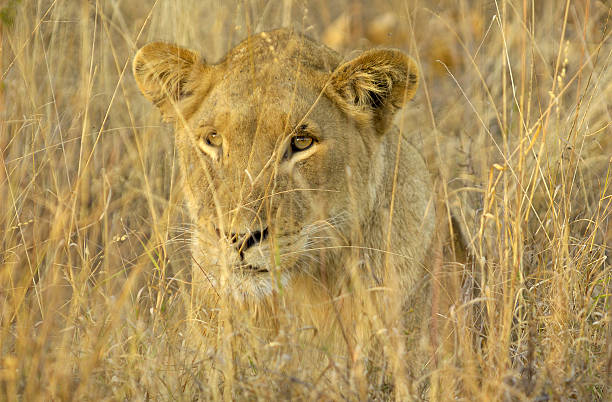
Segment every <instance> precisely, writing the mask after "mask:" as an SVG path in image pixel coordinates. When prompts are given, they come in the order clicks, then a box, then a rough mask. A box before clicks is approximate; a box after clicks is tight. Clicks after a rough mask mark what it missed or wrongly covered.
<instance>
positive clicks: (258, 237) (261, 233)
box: [232, 228, 268, 255]
mask: <svg viewBox="0 0 612 402" xmlns="http://www.w3.org/2000/svg"><path fill="white" fill-rule="evenodd" d="M267 237H268V228H265V229H263V230H256V231H254V232H249V233H246V234H243V235H240V236H238V237H237V238H238V239H241V241H232V243H238V244H239V246H238V252H239V253H240V255H242V253H244V252H245V251H246V250H247V249H249V248H250V247H253V246H254V245H256V244H258V243H261V242H262V241H264V240H265V239H266V238H267Z"/></svg>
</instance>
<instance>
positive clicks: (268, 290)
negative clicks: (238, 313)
mask: <svg viewBox="0 0 612 402" xmlns="http://www.w3.org/2000/svg"><path fill="white" fill-rule="evenodd" d="M230 283H231V284H230V288H229V289H228V290H229V291H230V292H231V293H232V295H233V296H234V298H235V299H237V300H240V301H257V300H261V299H263V298H266V297H268V296H271V295H272V294H274V293H277V292H280V291H283V290H286V289H287V288H288V287H289V286H290V285H291V275H290V274H289V273H288V272H278V271H268V269H266V268H259V267H251V266H249V267H240V268H237V269H235V270H234V272H233V273H232V277H231V280H230Z"/></svg>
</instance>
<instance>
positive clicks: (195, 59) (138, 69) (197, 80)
mask: <svg viewBox="0 0 612 402" xmlns="http://www.w3.org/2000/svg"><path fill="white" fill-rule="evenodd" d="M132 69H133V72H134V77H135V78H136V83H137V84H138V88H140V91H141V92H142V94H143V95H144V96H145V98H147V99H148V100H150V101H151V102H153V104H154V105H155V106H157V107H158V108H159V110H160V112H161V114H162V116H163V118H164V120H165V121H174V120H176V119H177V116H178V114H179V113H181V114H183V117H186V115H187V114H188V113H189V112H190V106H191V108H193V103H194V102H189V100H193V98H195V97H194V96H193V95H194V94H195V93H196V92H198V91H201V90H206V88H207V87H208V85H209V81H210V77H208V79H207V76H210V71H208V70H209V69H210V68H209V67H208V66H207V65H206V64H205V63H204V62H201V61H200V58H199V56H198V54H197V53H195V52H192V51H191V50H187V49H184V48H181V47H179V46H175V45H171V44H168V43H161V42H153V43H149V44H147V45H145V46H143V47H142V48H141V49H140V50H139V51H138V53H136V56H135V57H134V61H133V63H132Z"/></svg>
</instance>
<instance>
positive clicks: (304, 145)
mask: <svg viewBox="0 0 612 402" xmlns="http://www.w3.org/2000/svg"><path fill="white" fill-rule="evenodd" d="M312 144H314V138H312V137H309V136H307V135H298V136H295V137H293V138H292V139H291V149H292V150H293V152H299V151H304V150H306V149H308V148H310V147H311V146H312Z"/></svg>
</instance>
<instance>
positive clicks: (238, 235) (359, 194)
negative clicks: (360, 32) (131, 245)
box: [134, 30, 415, 296]
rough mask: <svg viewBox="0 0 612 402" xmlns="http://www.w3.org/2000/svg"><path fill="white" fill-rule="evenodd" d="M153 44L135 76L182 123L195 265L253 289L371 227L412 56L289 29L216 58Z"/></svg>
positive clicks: (271, 285)
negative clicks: (336, 44)
mask: <svg viewBox="0 0 612 402" xmlns="http://www.w3.org/2000/svg"><path fill="white" fill-rule="evenodd" d="M147 46H148V47H150V48H149V49H147V47H145V48H143V49H142V50H141V51H140V52H139V54H138V55H137V57H136V59H135V61H134V71H135V76H136V78H137V81H138V83H139V86H140V88H141V90H143V93H144V94H145V96H147V97H148V98H150V99H151V100H152V101H153V102H154V103H155V104H156V105H158V106H159V107H160V109H161V110H162V113H163V114H164V117H166V118H167V119H169V120H174V121H175V122H176V127H177V131H176V144H177V147H178V149H179V154H180V163H181V169H182V173H183V175H184V179H185V183H186V194H185V195H186V198H187V200H188V205H189V208H190V213H191V216H192V218H193V221H194V224H195V230H194V236H193V242H194V247H193V250H194V255H193V257H194V259H195V265H196V270H198V269H201V270H204V271H206V276H207V280H211V278H212V281H216V280H218V278H220V277H222V276H224V274H227V275H226V276H225V277H226V278H229V280H230V282H231V284H232V286H231V287H232V289H233V290H234V291H235V292H236V293H238V294H242V295H247V296H258V295H265V294H268V293H270V292H272V291H273V290H274V289H276V288H278V287H279V285H280V286H283V287H286V286H288V285H290V284H291V281H292V278H293V277H294V276H296V275H308V276H311V277H316V276H317V273H316V272H319V273H320V270H319V268H320V267H321V266H325V265H326V264H325V262H326V261H327V260H330V259H334V258H337V256H338V255H339V254H340V253H341V252H342V250H343V246H345V245H348V244H349V243H350V242H351V240H352V238H354V237H355V236H358V235H359V232H360V231H363V230H364V229H366V228H364V227H363V225H364V221H365V220H366V218H367V216H368V215H369V212H370V211H371V210H372V209H373V208H375V205H374V204H375V200H376V197H377V194H376V189H377V187H378V184H379V183H378V182H379V181H380V179H381V177H382V171H381V170H382V169H383V167H382V159H383V155H382V150H381V138H382V135H383V134H384V131H385V130H386V127H387V125H388V124H389V121H390V119H391V117H392V114H393V112H394V111H395V109H396V108H397V106H398V104H401V103H403V101H404V100H405V99H407V98H409V97H410V95H411V94H412V92H414V83H412V82H413V81H414V80H415V78H414V77H413V76H412V75H411V74H414V72H413V71H412V70H410V68H411V67H413V65H412V63H411V62H410V61H409V59H407V58H406V57H405V56H403V54H401V53H400V52H397V51H378V54H376V55H369V54H368V53H366V54H364V55H363V56H361V57H360V58H358V59H356V60H354V61H352V62H348V63H345V64H343V65H340V67H338V65H339V64H340V59H339V57H338V56H337V55H336V54H335V53H333V52H332V51H331V50H329V49H327V48H325V47H323V46H321V45H318V44H316V43H315V42H312V41H310V40H308V39H306V38H304V37H302V36H297V35H294V34H291V33H290V32H288V31H284V30H280V31H275V32H271V33H268V34H262V35H261V36H258V37H256V38H253V39H252V40H251V41H248V42H244V43H243V44H241V45H239V46H237V47H236V48H235V49H233V50H232V51H231V52H230V54H229V55H228V56H227V57H226V58H225V59H224V60H223V61H222V62H220V63H218V64H216V65H208V64H205V63H203V62H201V61H199V60H198V58H197V56H196V55H195V54H194V53H192V52H189V51H187V50H184V49H181V48H176V47H174V46H171V45H165V44H151V45H147ZM373 56H375V57H373ZM377 69H378V70H377ZM381 69H382V70H381ZM177 72H178V73H179V76H175V74H176V73H177ZM411 83H412V84H411ZM398 88H399V89H400V90H398ZM405 89H408V91H405ZM406 92H408V94H407V95H406ZM399 95H401V96H402V99H399ZM314 268H316V269H314ZM315 279H316V278H315ZM319 279H320V278H319Z"/></svg>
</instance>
